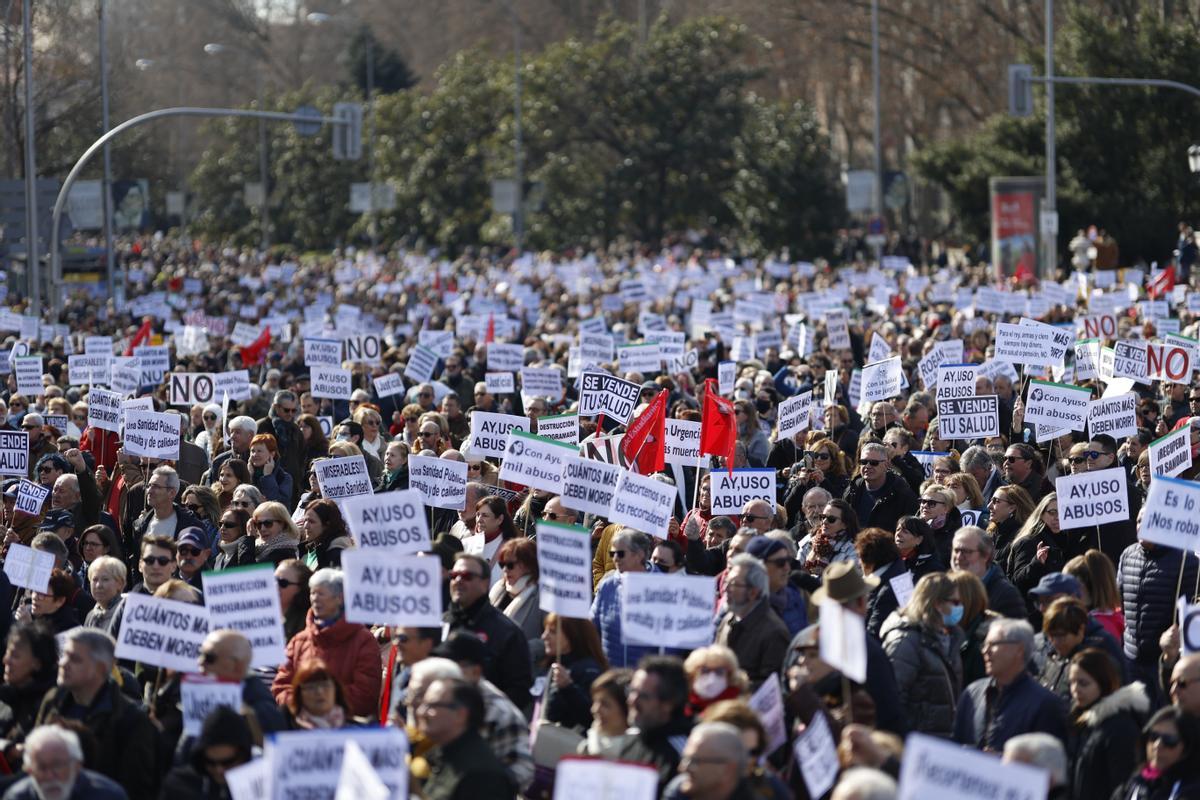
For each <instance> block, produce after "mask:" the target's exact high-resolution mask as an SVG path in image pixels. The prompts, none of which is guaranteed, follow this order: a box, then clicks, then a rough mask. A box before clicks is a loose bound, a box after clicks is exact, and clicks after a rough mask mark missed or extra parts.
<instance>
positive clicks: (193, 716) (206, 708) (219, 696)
mask: <svg viewBox="0 0 1200 800" xmlns="http://www.w3.org/2000/svg"><path fill="white" fill-rule="evenodd" d="M271 574H272V575H274V574H275V573H274V572H272V573H271ZM272 580H273V579H272ZM275 593H276V594H279V590H278V589H276V590H275ZM179 706H180V710H182V711H183V733H184V735H185V736H199V735H200V729H201V728H203V727H204V720H205V719H207V718H208V715H209V714H211V713H212V712H213V711H214V710H215V709H216V708H218V707H220V706H225V707H227V708H232V709H233V710H235V711H239V710H241V708H242V684H241V682H240V681H238V682H233V681H217V680H213V679H211V678H207V677H205V676H204V675H184V676H183V679H182V680H181V681H180V682H179Z"/></svg>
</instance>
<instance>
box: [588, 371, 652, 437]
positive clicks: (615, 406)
mask: <svg viewBox="0 0 1200 800" xmlns="http://www.w3.org/2000/svg"><path fill="white" fill-rule="evenodd" d="M641 393H642V387H641V385H640V384H637V383H634V382H633V381H627V380H625V379H623V378H618V377H616V376H615V375H609V374H608V373H607V372H585V373H583V375H581V376H580V388H579V415H580V416H581V417H594V416H596V415H598V414H603V415H604V416H606V417H610V418H612V419H613V420H616V421H617V422H618V423H620V424H622V425H624V424H625V423H626V422H629V418H630V417H631V416H633V409H634V406H635V405H636V404H637V401H638V396H639V395H641Z"/></svg>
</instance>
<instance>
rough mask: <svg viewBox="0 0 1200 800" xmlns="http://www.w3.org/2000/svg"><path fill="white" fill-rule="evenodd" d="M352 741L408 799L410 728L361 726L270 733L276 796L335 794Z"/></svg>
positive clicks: (325, 799) (284, 799) (395, 795)
mask: <svg viewBox="0 0 1200 800" xmlns="http://www.w3.org/2000/svg"><path fill="white" fill-rule="evenodd" d="M438 625H441V623H440V622H439V623H438ZM349 741H354V742H355V743H356V744H357V745H358V746H359V747H360V748H362V751H363V753H364V754H365V755H366V757H367V760H368V761H369V762H370V764H371V766H372V767H373V768H374V769H375V774H376V775H378V776H379V779H380V780H381V781H383V783H384V785H385V786H387V787H388V791H389V792H390V795H389V796H390V797H391V798H392V800H407V798H408V764H407V759H406V757H407V756H408V738H407V737H406V736H405V735H404V731H403V730H402V729H400V728H359V727H349V728H341V729H338V730H311V731H285V732H282V733H276V734H273V735H271V736H269V737H267V740H266V747H265V749H264V754H265V759H264V760H265V761H266V762H267V763H268V764H269V765H270V771H271V780H270V786H271V797H272V798H273V800H288V799H289V798H304V799H305V800H335V798H336V796H337V790H338V783H339V782H340V781H341V778H342V761H343V758H344V753H345V749H346V743H347V742H349ZM656 774H657V773H656ZM363 800H366V798H363Z"/></svg>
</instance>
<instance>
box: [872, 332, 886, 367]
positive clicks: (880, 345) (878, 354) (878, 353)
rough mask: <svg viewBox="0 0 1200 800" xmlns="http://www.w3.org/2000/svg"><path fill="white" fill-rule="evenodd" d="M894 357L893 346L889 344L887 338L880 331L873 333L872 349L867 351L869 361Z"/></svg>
mask: <svg viewBox="0 0 1200 800" xmlns="http://www.w3.org/2000/svg"><path fill="white" fill-rule="evenodd" d="M891 357H892V348H891V347H890V346H889V345H888V343H887V339H885V338H883V335H882V334H880V333H879V331H872V333H871V349H870V350H869V351H867V362H868V363H870V362H872V361H884V360H885V359H889V358H891Z"/></svg>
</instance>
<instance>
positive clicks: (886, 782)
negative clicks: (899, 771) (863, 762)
mask: <svg viewBox="0 0 1200 800" xmlns="http://www.w3.org/2000/svg"><path fill="white" fill-rule="evenodd" d="M896 791H897V789H896V781H894V780H893V779H892V776H891V775H888V774H887V773H886V772H880V771H879V770H877V769H872V768H871V767H851V768H850V769H848V770H846V771H845V772H843V773H842V776H841V777H840V778H839V779H838V782H837V786H836V787H835V788H834V790H833V794H832V795H830V796H829V800H896Z"/></svg>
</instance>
